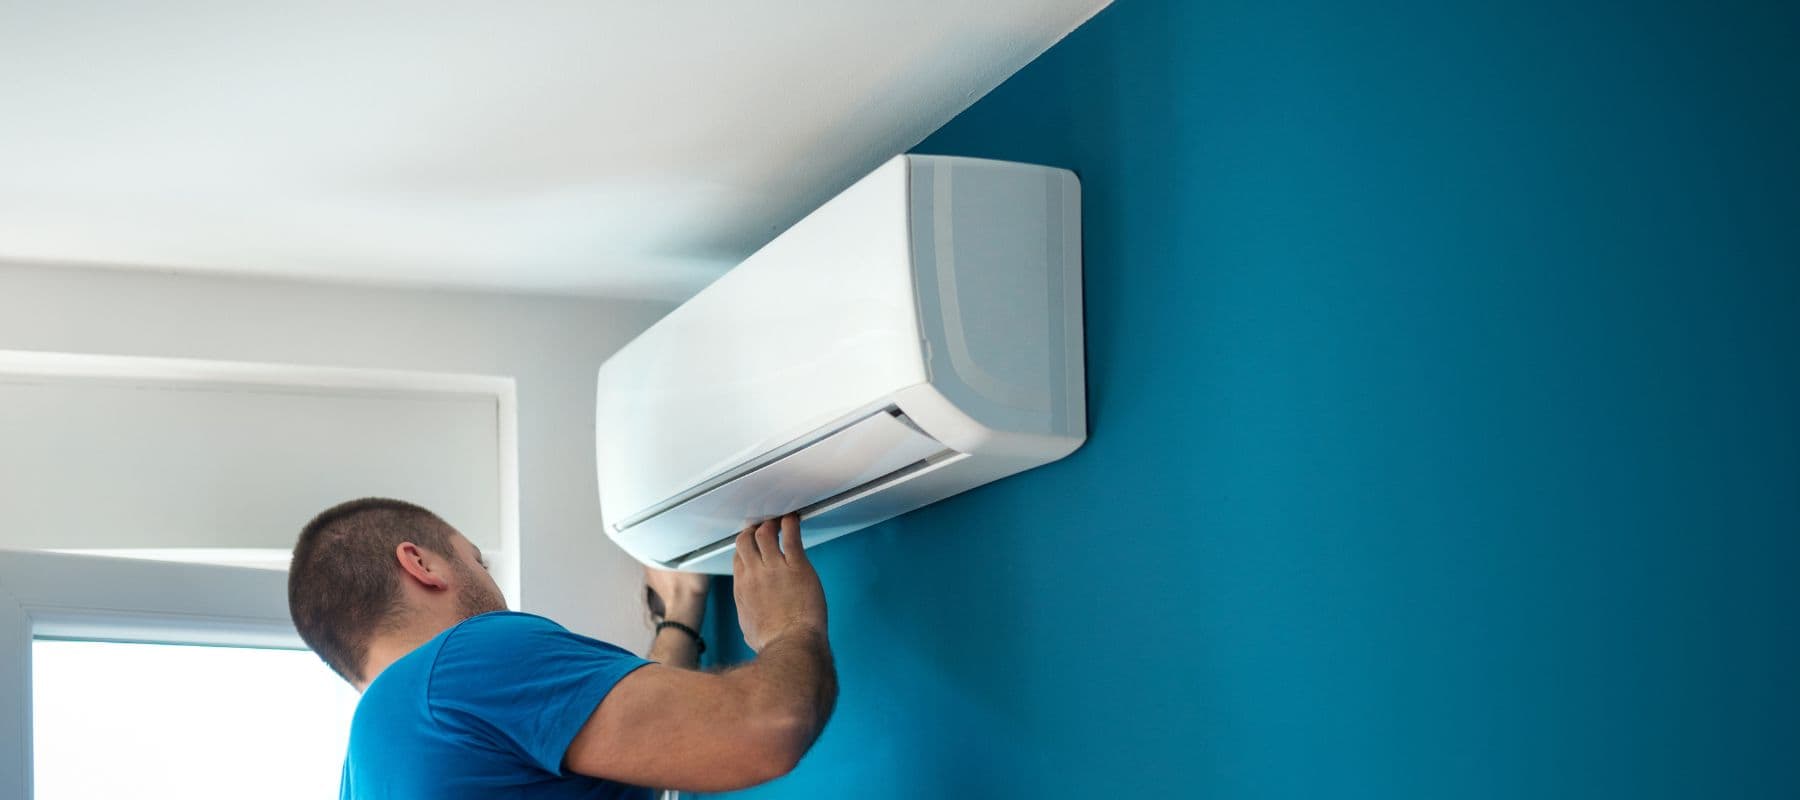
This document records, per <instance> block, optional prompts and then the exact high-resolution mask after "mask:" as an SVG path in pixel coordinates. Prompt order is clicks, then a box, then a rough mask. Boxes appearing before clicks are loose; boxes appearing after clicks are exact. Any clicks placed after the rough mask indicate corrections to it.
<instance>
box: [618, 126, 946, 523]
mask: <svg viewBox="0 0 1800 800" xmlns="http://www.w3.org/2000/svg"><path fill="white" fill-rule="evenodd" d="M906 173H907V170H906V164H905V162H904V160H898V159H897V160H896V161H894V162H890V164H889V165H887V166H884V167H882V168H881V169H880V170H877V171H876V172H875V173H873V174H871V175H870V176H868V177H867V178H864V179H863V180H862V181H859V182H858V183H857V184H856V185H854V186H852V187H851V188H849V189H847V190H845V191H844V193H843V194H841V195H839V196H838V197H836V198H834V199H833V200H832V201H830V202H828V203H826V204H825V205H824V206H822V207H820V208H819V209H818V210H817V211H815V212H813V213H812V214H811V215H809V216H807V217H806V218H805V219H803V220H801V221H800V222H799V223H797V224H796V225H795V226H794V227H793V228H791V229H789V230H788V231H787V232H785V233H783V234H782V235H781V236H779V237H777V238H776V239H775V240H774V241H772V242H770V243H769V244H768V245H767V246H765V247H764V248H762V249H761V250H759V251H757V252H756V253H755V254H754V255H752V256H751V257H750V258H749V259H747V260H745V261H744V262H743V263H742V264H740V265H738V266H737V267H736V268H735V269H733V270H732V271H730V272H729V273H727V274H725V275H724V276H723V277H721V278H720V279H719V280H718V281H716V282H715V283H713V284H712V285H711V286H709V287H707V288H706V289H704V290H702V291H701V292H700V293H699V294H697V295H695V296H694V297H693V298H692V299H690V300H689V301H688V302H687V303H685V304H683V305H682V306H681V307H679V308H677V309H675V310H674V311H672V312H670V314H669V315H668V316H667V317H665V318H664V319H663V320H661V321H660V322H658V323H657V324H656V325H654V326H652V327H651V328H650V329H649V330H648V331H645V332H644V333H643V334H642V335H641V336H639V337H638V338H637V339H636V340H634V341H633V342H632V343H630V344H628V345H627V346H626V347H625V348H623V349H621V350H620V351H619V352H618V353H617V354H615V355H614V356H613V357H612V358H611V359H609V360H608V361H607V362H606V364H604V365H603V366H602V367H601V370H600V374H599V383H598V387H597V396H598V404H597V406H598V407H597V412H596V414H597V416H596V439H597V447H598V468H599V473H600V475H599V477H600V487H601V489H600V490H601V508H602V510H603V512H604V514H605V516H606V518H607V520H608V521H609V522H616V521H617V520H618V519H621V518H623V517H624V516H628V515H632V514H636V513H638V512H640V511H641V510H643V509H645V508H647V507H650V506H652V505H654V504H656V503H658V502H661V501H662V500H664V499H666V498H668V497H670V496H672V495H674V494H676V493H678V492H680V491H682V490H684V489H686V488H688V487H691V486H693V485H695V484H696V483H697V482H699V481H701V480H704V479H705V478H707V477H709V476H713V475H716V474H719V473H720V472H723V471H727V470H729V469H731V468H732V467H734V466H736V465H738V464H740V463H742V462H743V461H745V460H747V459H752V458H755V457H756V456H757V455H759V454H762V453H766V452H768V451H770V450H772V449H774V448H776V447H778V446H780V445H781V444H783V443H785V442H788V441H792V440H794V439H796V438H798V437H800V436H803V435H805V434H806V433H807V432H809V431H813V430H816V429H818V428H819V427H820V426H822V425H826V424H829V423H831V422H832V421H833V420H837V419H840V418H842V417H844V416H845V415H847V414H851V413H854V412H856V411H857V410H859V409H863V408H866V407H868V406H871V405H874V404H877V403H879V402H880V400H881V399H882V398H883V397H885V396H887V395H891V394H892V393H893V392H895V391H896V390H898V389H900V388H903V387H906V386H910V385H913V384H917V383H922V382H924V381H925V379H926V376H925V367H924V358H923V354H922V347H921V344H920V334H919V331H918V315H917V312H916V310H915V308H914V295H913V291H912V285H911V276H910V273H911V263H910V261H911V256H910V246H911V243H910V237H909V233H908V228H907V225H908V223H907V220H908V210H907V207H906V197H907V192H906V180H907V178H906Z"/></svg>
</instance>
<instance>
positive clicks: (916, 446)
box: [615, 411, 948, 562]
mask: <svg viewBox="0 0 1800 800" xmlns="http://www.w3.org/2000/svg"><path fill="white" fill-rule="evenodd" d="M947 452H948V451H947V449H946V448H945V447H944V445H943V444H941V443H939V442H938V441H937V440H935V439H932V438H931V437H930V436H927V435H925V434H923V433H921V432H919V430H918V429H917V428H915V427H912V426H911V425H908V424H907V423H906V422H905V421H904V420H903V418H901V417H899V416H898V415H897V414H896V413H894V412H891V411H881V412H878V413H875V414H871V415H869V416H868V417H865V418H863V419H861V420H859V421H857V422H855V423H854V424H851V425H849V426H846V427H844V428H842V429H840V430H838V431H836V432H834V433H832V434H831V435H829V436H825V437H824V438H821V439H819V440H817V441H814V442H811V443H810V444H808V445H807V446H806V447H804V448H801V449H799V450H796V451H794V452H792V453H790V454H788V455H787V456H785V457H783V458H781V459H778V460H776V461H774V462H772V463H769V464H766V465H763V466H761V467H758V468H756V469H753V470H750V471H748V472H746V473H744V474H742V475H738V476H734V477H733V478H731V479H730V480H728V481H725V482H724V483H721V484H720V485H718V486H715V487H712V488H711V489H709V490H707V491H705V492H701V493H699V494H697V495H695V496H694V497H692V498H689V499H686V500H684V501H682V502H679V503H676V504H674V505H672V506H670V507H668V508H665V509H653V510H651V512H649V513H646V514H642V515H638V516H636V517H634V518H631V519H628V520H627V521H626V523H624V524H621V526H620V527H619V528H618V529H617V533H616V535H615V538H616V539H617V540H618V541H619V543H620V544H622V545H624V546H625V547H626V548H627V549H629V550H631V551H632V552H633V553H635V554H637V555H638V557H640V558H645V559H649V560H652V561H657V562H669V561H674V560H678V559H679V558H680V557H682V556H683V555H685V554H688V553H691V552H693V551H695V550H698V549H701V548H703V547H705V546H708V545H711V544H713V543H715V542H717V541H719V540H720V539H723V538H726V537H729V536H731V535H733V534H735V533H736V532H737V531H739V530H741V529H742V528H743V527H744V526H745V525H746V524H748V523H751V522H759V521H762V520H765V519H770V518H772V517H778V516H781V515H783V514H786V513H788V512H791V511H796V510H800V509H804V508H806V507H808V506H811V505H813V504H815V503H818V502H820V501H823V500H826V499H828V498H831V497H834V496H837V495H840V494H843V493H845V492H849V491H851V490H853V489H856V488H857V487H861V486H864V485H866V484H869V483H871V482H873V481H875V480H877V479H879V478H881V477H883V476H886V475H890V474H893V473H896V472H899V471H900V470H902V469H904V468H906V467H908V466H910V465H913V464H918V463H922V462H926V461H928V460H929V459H931V458H933V457H936V456H940V455H943V454H945V453H947Z"/></svg>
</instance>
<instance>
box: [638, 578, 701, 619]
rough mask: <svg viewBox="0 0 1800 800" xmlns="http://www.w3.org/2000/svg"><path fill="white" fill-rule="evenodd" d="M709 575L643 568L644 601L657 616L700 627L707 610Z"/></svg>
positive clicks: (652, 614) (653, 614) (651, 612)
mask: <svg viewBox="0 0 1800 800" xmlns="http://www.w3.org/2000/svg"><path fill="white" fill-rule="evenodd" d="M711 585H712V576H711V575H701V574H698V573H693V572H670V571H668V570H661V569H652V568H649V567H645V568H644V586H645V587H647V588H648V589H649V592H648V593H647V594H646V595H645V597H644V601H645V604H646V605H648V606H649V607H650V614H651V616H654V617H656V618H658V619H670V620H674V621H676V622H679V623H682V624H683V625H687V626H688V627H691V628H698V627H700V618H701V617H702V616H703V615H704V614H705V613H706V589H707V587H708V586H711Z"/></svg>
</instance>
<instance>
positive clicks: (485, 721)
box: [426, 612, 650, 775]
mask: <svg viewBox="0 0 1800 800" xmlns="http://www.w3.org/2000/svg"><path fill="white" fill-rule="evenodd" d="M648 663H650V662H648V661H646V660H644V659H642V658H639V657H637V656H635V655H633V654H631V653H629V652H627V651H625V650H623V649H621V648H618V647H615V646H613V645H610V644H607V643H606V642H602V641H599V640H597V639H590V638H588V637H586V636H581V635H579V634H576V633H571V632H570V631H569V630H568V629H566V628H564V627H562V626H561V625H558V624H556V623H554V622H551V621H550V620H547V619H544V618H543V617H537V616H532V615H530V614H517V613H512V612H495V613H491V614H483V615H480V616H477V617H472V618H470V619H468V620H465V621H464V622H463V623H462V624H460V625H458V626H457V627H456V628H455V629H453V630H451V631H450V632H449V633H448V634H446V636H445V639H444V642H443V644H442V646H441V647H440V649H439V650H438V654H437V660H436V662H435V663H434V664H433V666H432V669H431V677H430V683H429V684H428V685H427V688H426V701H427V703H428V704H429V706H430V709H431V714H432V717H433V718H434V719H436V720H437V721H438V723H439V724H440V725H444V726H446V727H453V728H459V729H462V730H463V731H466V732H467V733H469V734H472V735H474V736H477V737H480V738H483V739H486V740H488V742H489V743H490V744H492V745H493V746H495V747H498V748H501V749H504V750H510V751H512V752H514V753H516V754H517V755H518V756H519V757H520V758H522V759H523V760H525V761H527V762H529V763H531V764H533V765H535V766H537V767H538V768H540V769H543V770H544V771H546V772H549V773H551V774H555V775H561V774H563V769H562V762H563V756H564V755H565V754H566V753H568V750H569V743H570V742H572V741H574V740H575V735H576V734H577V733H579V732H581V726H582V725H583V724H585V723H586V722H587V720H588V717H590V716H592V715H593V713H594V709H595V708H598V707H599V705H600V701H601V700H604V699H606V695H607V693H609V692H611V691H612V688H613V686H614V684H617V683H618V682H619V679H621V678H623V677H625V676H626V675H627V674H629V673H630V672H631V671H632V670H635V669H637V668H638V667H641V666H643V665H645V664H648Z"/></svg>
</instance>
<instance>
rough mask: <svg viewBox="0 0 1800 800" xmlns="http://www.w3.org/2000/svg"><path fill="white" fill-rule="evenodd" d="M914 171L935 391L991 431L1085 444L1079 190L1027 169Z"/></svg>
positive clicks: (917, 275)
mask: <svg viewBox="0 0 1800 800" xmlns="http://www.w3.org/2000/svg"><path fill="white" fill-rule="evenodd" d="M912 161H913V177H912V181H911V187H910V188H911V197H910V198H909V203H910V205H911V208H912V214H913V226H912V235H913V251H914V275H913V277H914V281H915V286H914V289H915V292H916V293H917V295H918V297H919V315H920V329H921V331H922V332H923V334H924V336H925V338H926V342H927V352H928V354H929V357H928V368H929V372H930V374H931V384H932V385H933V386H934V387H935V388H936V389H937V390H938V391H939V392H940V393H941V394H943V395H944V396H945V397H946V398H948V399H949V401H950V402H951V403H952V404H953V405H954V406H955V407H956V408H957V409H958V410H960V411H961V412H962V413H963V414H964V415H966V416H968V417H969V418H971V419H973V420H975V421H977V422H978V423H979V424H980V425H981V427H983V428H985V429H990V430H994V431H1000V432H1004V433H1009V434H1017V435H1024V436H1051V437H1062V438H1067V439H1070V440H1072V441H1073V442H1074V443H1075V444H1077V445H1078V444H1079V443H1080V441H1081V440H1082V439H1083V438H1085V436H1086V428H1087V425H1086V401H1085V374H1084V368H1083V362H1082V351H1083V341H1082V308H1081V240H1080V219H1081V217H1080V208H1081V184H1080V182H1079V181H1078V180H1077V179H1076V177H1075V175H1074V173H1072V172H1069V171H1068V170H1063V169H1055V168H1050V167H1041V166H1034V165H1028V164H1013V163H1007V162H999V161H986V160H981V159H969V158H954V157H943V156H914V157H912ZM964 449H968V448H964Z"/></svg>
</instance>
